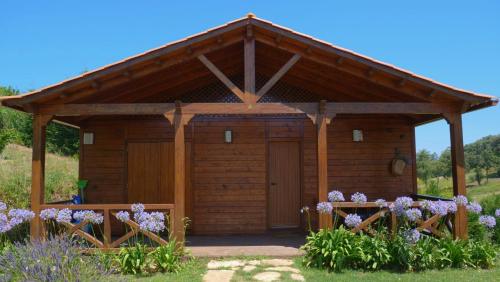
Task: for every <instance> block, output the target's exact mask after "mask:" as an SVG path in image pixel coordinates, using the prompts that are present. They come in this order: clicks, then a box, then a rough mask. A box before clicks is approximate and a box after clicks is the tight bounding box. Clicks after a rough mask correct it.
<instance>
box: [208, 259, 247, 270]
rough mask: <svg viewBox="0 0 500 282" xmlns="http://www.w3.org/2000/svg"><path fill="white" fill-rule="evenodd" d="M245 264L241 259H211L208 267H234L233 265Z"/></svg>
mask: <svg viewBox="0 0 500 282" xmlns="http://www.w3.org/2000/svg"><path fill="white" fill-rule="evenodd" d="M243 265H245V264H244V263H243V262H241V261H239V260H222V261H216V260H211V261H210V262H209V263H208V265H207V268H208V269H219V268H233V267H240V266H243Z"/></svg>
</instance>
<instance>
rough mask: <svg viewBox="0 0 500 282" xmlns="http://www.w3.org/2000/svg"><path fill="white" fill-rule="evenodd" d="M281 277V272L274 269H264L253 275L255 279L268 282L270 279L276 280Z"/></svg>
mask: <svg viewBox="0 0 500 282" xmlns="http://www.w3.org/2000/svg"><path fill="white" fill-rule="evenodd" d="M280 277H281V273H279V272H274V271H265V272H261V273H259V274H257V275H255V276H254V277H253V279H255V280H257V281H264V282H270V281H278V280H279V279H280Z"/></svg>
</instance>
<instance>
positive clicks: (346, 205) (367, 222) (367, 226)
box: [332, 201, 453, 237]
mask: <svg viewBox="0 0 500 282" xmlns="http://www.w3.org/2000/svg"><path fill="white" fill-rule="evenodd" d="M392 203H393V202H387V207H383V208H380V207H379V206H378V205H377V204H376V203H375V202H366V203H364V204H358V203H354V202H334V203H332V206H333V223H332V224H333V226H334V227H335V226H337V225H338V224H339V221H340V220H341V219H345V218H346V217H347V215H348V213H347V212H346V211H345V210H349V211H352V210H355V211H356V212H357V213H358V214H362V215H365V218H364V219H362V222H361V224H359V225H358V226H357V227H354V228H351V231H352V232H353V233H357V232H360V231H363V232H366V233H368V234H372V235H373V234H374V229H373V228H372V225H373V224H374V223H375V222H377V221H378V220H382V219H385V218H386V216H388V217H390V220H386V222H388V223H389V224H390V229H389V231H390V232H391V234H393V235H395V234H396V232H397V227H398V221H399V220H400V218H399V217H398V216H397V215H396V213H395V212H393V211H391V210H390V209H389V206H390V205H391V204H392ZM420 204H421V202H419V201H415V202H413V204H412V206H411V207H412V208H420V207H421V205H420ZM360 210H361V211H362V212H359V211H360ZM336 215H338V216H336ZM452 217H453V215H451V214H447V215H445V216H441V215H439V214H436V215H431V214H427V213H422V218H421V219H418V220H417V221H416V222H415V224H416V229H417V230H418V231H420V232H423V233H427V234H428V235H433V236H436V237H444V236H446V232H450V233H452V232H453V225H452Z"/></svg>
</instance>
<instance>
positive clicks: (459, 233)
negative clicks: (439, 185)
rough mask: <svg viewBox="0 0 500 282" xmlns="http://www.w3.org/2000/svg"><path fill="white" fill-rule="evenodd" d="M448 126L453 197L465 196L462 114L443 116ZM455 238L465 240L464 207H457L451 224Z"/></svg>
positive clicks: (465, 217)
mask: <svg viewBox="0 0 500 282" xmlns="http://www.w3.org/2000/svg"><path fill="white" fill-rule="evenodd" d="M445 117H446V120H447V121H448V124H449V126H450V144H451V172H452V176H453V195H454V196H457V195H464V196H466V194H467V191H466V188H465V187H466V186H465V157H464V143H463V133H462V114H461V113H452V114H447V115H445ZM453 235H454V237H455V238H460V239H467V211H466V209H465V207H462V206H461V207H458V211H457V213H456V214H455V220H454V223H453Z"/></svg>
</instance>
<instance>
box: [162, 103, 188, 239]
mask: <svg viewBox="0 0 500 282" xmlns="http://www.w3.org/2000/svg"><path fill="white" fill-rule="evenodd" d="M165 116H166V117H167V119H169V120H170V122H171V123H172V124H173V126H174V132H175V133H174V134H175V137H174V170H175V173H174V183H175V184H174V185H175V188H174V205H175V206H174V218H173V234H174V237H175V238H176V240H177V242H179V243H184V235H185V234H184V224H183V219H184V217H185V207H186V143H185V134H184V126H186V125H187V124H188V123H189V121H190V120H191V118H192V117H193V115H189V114H182V110H181V103H180V102H176V110H175V113H174V114H173V115H169V114H167V115H165Z"/></svg>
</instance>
